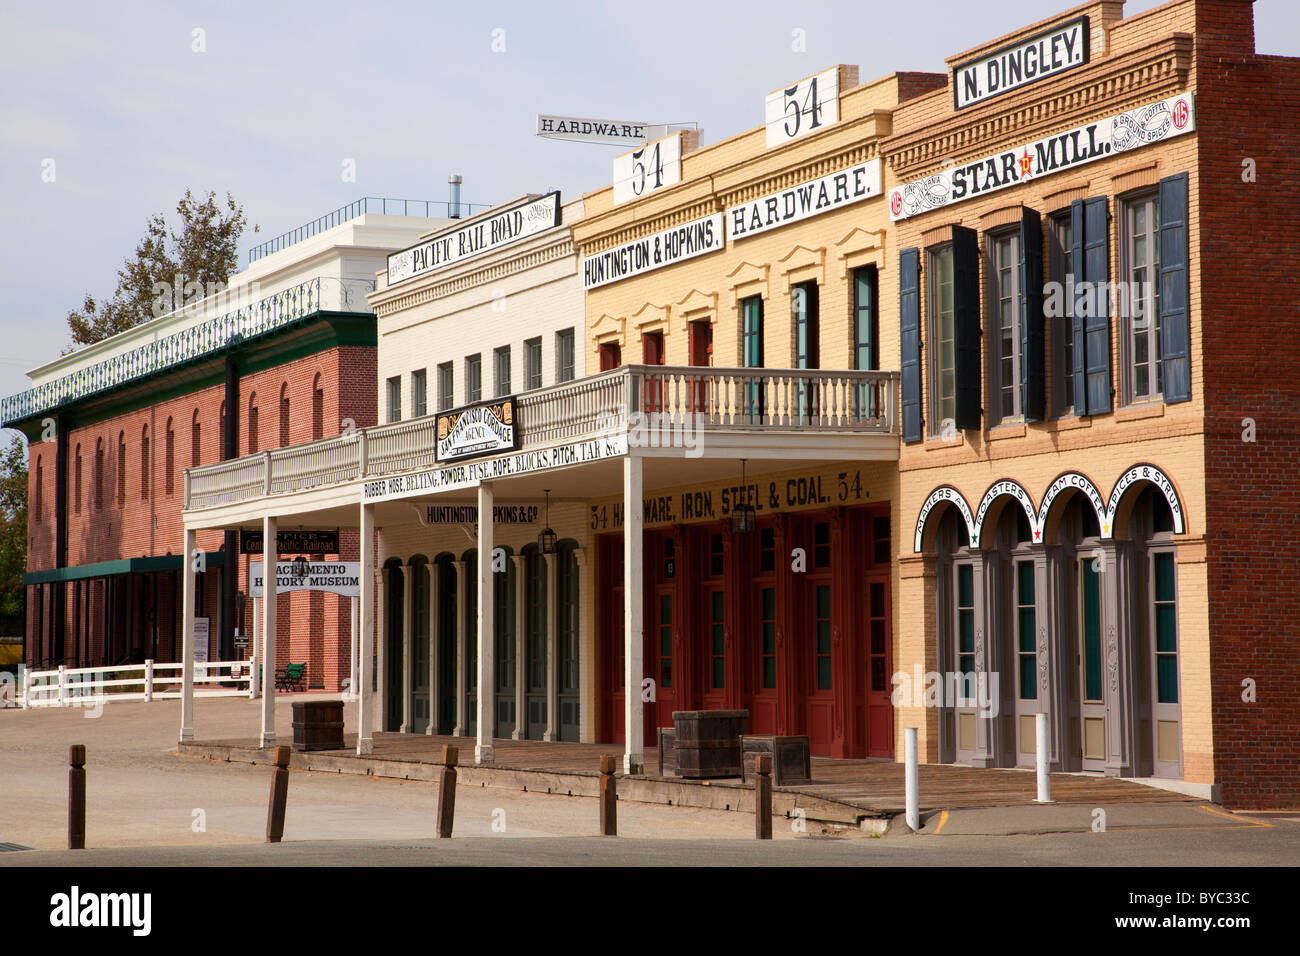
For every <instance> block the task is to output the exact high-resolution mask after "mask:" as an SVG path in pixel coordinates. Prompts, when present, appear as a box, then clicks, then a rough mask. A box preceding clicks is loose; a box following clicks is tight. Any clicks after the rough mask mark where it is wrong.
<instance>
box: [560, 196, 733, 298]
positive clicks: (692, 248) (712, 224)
mask: <svg viewBox="0 0 1300 956" xmlns="http://www.w3.org/2000/svg"><path fill="white" fill-rule="evenodd" d="M725 244H726V240H725V239H724V238H723V235H722V213H720V212H719V213H715V214H714V215H712V216H705V217H704V218H703V219H694V220H692V221H691V222H688V223H683V224H682V225H680V226H674V227H673V228H671V229H664V230H663V231H662V232H656V233H654V234H653V235H649V236H644V237H642V238H640V239H634V240H632V241H631V242H625V243H623V245H621V246H616V247H615V248H613V249H606V250H605V251H604V252H598V253H596V255H594V256H588V257H587V258H585V259H583V260H582V287H583V288H584V289H595V288H596V287H598V286H602V285H606V284H608V283H610V282H617V281H618V280H619V279H628V278H631V277H632V276H634V275H640V274H641V273H643V272H653V271H654V270H655V269H662V268H663V267H664V266H671V265H675V264H676V263H678V262H685V261H686V260H687V259H693V258H695V257H696V256H702V255H704V254H705V253H706V252H716V251H717V250H719V249H721V248H722V247H723V246H724V245H725Z"/></svg>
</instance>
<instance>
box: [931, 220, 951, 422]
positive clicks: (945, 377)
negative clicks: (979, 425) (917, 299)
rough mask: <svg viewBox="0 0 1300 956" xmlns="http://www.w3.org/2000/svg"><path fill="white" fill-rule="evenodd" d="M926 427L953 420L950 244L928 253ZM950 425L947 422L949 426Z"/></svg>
mask: <svg viewBox="0 0 1300 956" xmlns="http://www.w3.org/2000/svg"><path fill="white" fill-rule="evenodd" d="M929 295H930V343H931V347H930V408H931V414H930V428H931V430H932V431H933V432H934V433H935V434H936V435H937V434H941V433H942V432H943V431H944V430H945V428H944V423H945V422H948V423H954V422H956V420H957V343H956V332H955V320H954V311H953V287H952V246H944V247H943V248H941V249H936V250H934V251H933V252H931V253H930V289H929ZM949 427H951V426H949Z"/></svg>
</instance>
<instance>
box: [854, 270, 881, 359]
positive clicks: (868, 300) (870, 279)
mask: <svg viewBox="0 0 1300 956" xmlns="http://www.w3.org/2000/svg"><path fill="white" fill-rule="evenodd" d="M876 322H877V317H876V267H875V266H865V267H863V268H861V269H854V270H853V367H854V368H855V369H860V370H863V371H866V370H868V369H874V368H878V367H879V366H878V365H877V362H878V357H877V355H876V335H877V332H876Z"/></svg>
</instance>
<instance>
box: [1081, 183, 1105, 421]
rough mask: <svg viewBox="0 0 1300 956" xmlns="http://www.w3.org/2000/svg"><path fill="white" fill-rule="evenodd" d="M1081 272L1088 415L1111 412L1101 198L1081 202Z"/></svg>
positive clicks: (1102, 199)
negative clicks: (1086, 300) (1086, 297)
mask: <svg viewBox="0 0 1300 956" xmlns="http://www.w3.org/2000/svg"><path fill="white" fill-rule="evenodd" d="M1083 230H1084V232H1083V272H1084V275H1085V276H1086V278H1087V281H1088V282H1089V283H1090V284H1091V286H1092V293H1093V294H1092V295H1091V297H1090V298H1091V301H1092V306H1093V308H1092V310H1091V312H1090V314H1089V315H1087V316H1086V317H1085V318H1084V320H1083V347H1084V351H1085V352H1086V353H1087V355H1086V362H1087V373H1088V414H1089V415H1098V414H1101V413H1103V412H1109V411H1110V410H1111V395H1110V212H1109V209H1108V204H1107V201H1106V197H1105V196H1096V197H1094V198H1092V199H1085V200H1084V201H1083Z"/></svg>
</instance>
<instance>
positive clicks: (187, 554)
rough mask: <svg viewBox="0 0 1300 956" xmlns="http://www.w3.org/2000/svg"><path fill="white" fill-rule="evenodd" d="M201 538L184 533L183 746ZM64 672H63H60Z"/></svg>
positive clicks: (190, 701)
mask: <svg viewBox="0 0 1300 956" xmlns="http://www.w3.org/2000/svg"><path fill="white" fill-rule="evenodd" d="M197 546H198V534H197V533H196V532H195V530H194V529H193V528H186V529H185V550H184V551H182V552H181V561H182V564H181V608H182V611H181V743H189V742H191V741H193V740H194V588H195V585H196V584H197V582H196V581H195V579H194V578H195V575H194V549H195V548H196V547H197ZM60 669H62V668H60Z"/></svg>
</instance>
